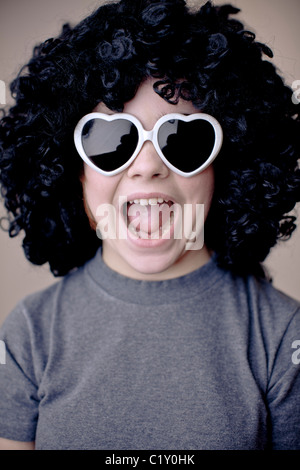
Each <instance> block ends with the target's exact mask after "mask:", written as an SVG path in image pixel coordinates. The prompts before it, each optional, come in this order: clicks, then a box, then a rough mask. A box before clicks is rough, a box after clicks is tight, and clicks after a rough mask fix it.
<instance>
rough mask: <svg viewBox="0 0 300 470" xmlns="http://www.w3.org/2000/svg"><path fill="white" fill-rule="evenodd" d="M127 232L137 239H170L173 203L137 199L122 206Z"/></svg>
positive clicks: (173, 214) (165, 200)
mask: <svg viewBox="0 0 300 470" xmlns="http://www.w3.org/2000/svg"><path fill="white" fill-rule="evenodd" d="M124 216H125V217H124V218H125V220H126V224H127V229H128V231H129V232H130V233H131V234H132V235H133V236H134V237H135V238H139V239H147V240H149V239H150V240H151V239H159V238H170V236H171V231H172V227H173V225H174V217H175V203H174V202H173V201H171V200H169V199H164V198H162V197H151V198H138V199H134V200H130V201H128V202H127V203H125V204H124Z"/></svg>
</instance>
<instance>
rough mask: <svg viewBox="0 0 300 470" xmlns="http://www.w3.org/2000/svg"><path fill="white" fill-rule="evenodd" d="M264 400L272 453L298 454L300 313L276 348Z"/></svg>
mask: <svg viewBox="0 0 300 470" xmlns="http://www.w3.org/2000/svg"><path fill="white" fill-rule="evenodd" d="M267 397H268V406H269V412H270V422H271V423H270V424H271V429H272V446H273V449H276V450H300V310H297V311H296V313H295V314H294V316H293V317H292V319H291V321H290V322H289V324H288V326H287V328H286V330H285V332H284V335H283V337H282V339H281V342H280V344H279V346H278V349H277V353H276V356H275V360H274V363H273V367H272V370H271V374H270V380H269V387H268V394H267Z"/></svg>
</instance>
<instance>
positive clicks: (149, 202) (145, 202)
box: [129, 197, 169, 206]
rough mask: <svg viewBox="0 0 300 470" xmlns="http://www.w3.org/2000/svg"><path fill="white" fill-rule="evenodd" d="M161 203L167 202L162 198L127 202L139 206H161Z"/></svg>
mask: <svg viewBox="0 0 300 470" xmlns="http://www.w3.org/2000/svg"><path fill="white" fill-rule="evenodd" d="M163 202H169V201H168V200H167V199H163V198H162V197H150V198H149V199H146V198H142V199H134V200H133V201H129V203H130V204H140V205H141V206H148V205H150V206H155V205H156V204H162V203H163Z"/></svg>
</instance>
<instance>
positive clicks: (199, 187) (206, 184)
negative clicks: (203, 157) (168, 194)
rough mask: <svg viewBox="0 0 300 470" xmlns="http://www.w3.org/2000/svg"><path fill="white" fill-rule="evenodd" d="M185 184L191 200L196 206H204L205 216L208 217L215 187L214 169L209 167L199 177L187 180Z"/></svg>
mask: <svg viewBox="0 0 300 470" xmlns="http://www.w3.org/2000/svg"><path fill="white" fill-rule="evenodd" d="M185 184H186V191H187V193H188V194H189V195H190V200H191V201H192V202H193V203H195V204H204V206H205V207H204V209H205V214H206V215H207V213H208V211H209V208H210V206H211V201H212V197H213V194H214V187H215V177H214V169H213V167H212V166H209V167H208V168H207V169H206V170H205V171H203V172H202V173H200V174H199V175H196V176H194V177H192V178H190V179H187V180H186V182H185Z"/></svg>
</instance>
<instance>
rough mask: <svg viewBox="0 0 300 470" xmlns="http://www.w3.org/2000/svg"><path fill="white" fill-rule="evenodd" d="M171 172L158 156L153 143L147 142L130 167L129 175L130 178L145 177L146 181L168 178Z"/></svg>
mask: <svg viewBox="0 0 300 470" xmlns="http://www.w3.org/2000/svg"><path fill="white" fill-rule="evenodd" d="M169 172H170V170H169V168H168V167H167V166H166V165H165V164H164V162H163V161H162V159H161V158H160V156H159V155H158V154H157V152H156V150H155V147H154V145H153V143H152V142H151V141H149V140H147V141H146V142H145V143H144V144H143V146H142V148H141V150H140V152H139V154H138V155H137V157H136V158H135V159H134V161H133V162H132V164H131V165H130V166H129V168H128V170H127V175H128V176H129V177H130V178H133V177H137V176H140V177H144V178H145V179H151V178H166V177H167V176H168V175H169Z"/></svg>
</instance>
